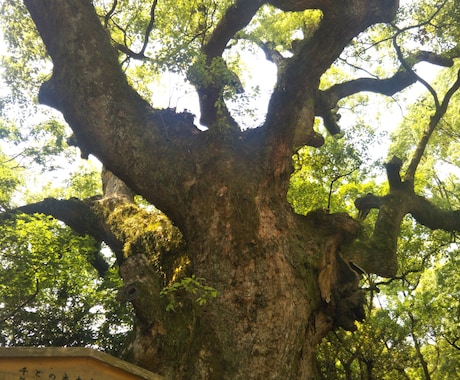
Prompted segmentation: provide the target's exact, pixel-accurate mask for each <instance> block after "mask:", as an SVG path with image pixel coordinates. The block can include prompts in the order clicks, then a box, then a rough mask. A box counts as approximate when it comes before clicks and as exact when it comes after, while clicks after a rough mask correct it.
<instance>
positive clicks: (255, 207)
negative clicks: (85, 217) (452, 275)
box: [24, 0, 423, 379]
mask: <svg viewBox="0 0 460 380" xmlns="http://www.w3.org/2000/svg"><path fill="white" fill-rule="evenodd" d="M24 3H25V4H26V6H27V8H28V10H29V12H30V14H31V16H32V18H33V20H34V22H35V24H36V26H37V28H38V31H39V33H40V35H41V37H42V39H43V41H44V43H45V45H46V48H47V51H48V53H49V55H50V56H51V58H52V60H53V64H54V69H53V75H52V78H51V79H50V80H49V81H48V82H46V83H44V84H43V86H42V88H41V91H40V96H39V100H40V102H42V103H44V104H48V105H50V106H52V107H54V108H56V109H58V110H59V111H61V112H62V114H63V115H64V117H65V119H66V120H67V122H68V123H69V125H70V126H71V128H72V130H73V132H74V134H75V137H76V139H77V142H78V145H79V146H80V148H81V149H82V151H84V152H86V154H93V155H95V156H96V157H97V158H99V159H100V160H101V162H102V163H103V164H104V165H105V166H106V167H107V168H108V169H109V170H110V171H112V172H113V173H114V174H115V175H116V176H117V177H119V178H120V179H121V180H122V181H123V182H124V183H126V184H127V186H128V187H129V188H130V189H132V190H133V191H134V192H135V193H137V194H141V195H142V196H144V197H145V198H146V199H147V200H148V201H150V202H151V203H152V204H154V205H155V206H157V207H158V208H159V209H161V210H162V211H163V212H164V213H165V214H166V215H167V216H168V217H170V218H171V220H172V221H173V222H174V223H175V225H176V226H177V227H178V228H179V229H180V231H181V232H182V234H183V238H184V241H185V242H186V244H187V257H188V260H189V262H190V264H189V265H188V268H187V273H190V274H194V275H196V276H197V277H199V278H203V279H205V282H206V285H209V286H212V287H213V288H215V289H216V290H217V292H218V296H217V298H216V299H215V300H209V302H208V303H207V304H206V305H204V306H199V307H198V306H197V305H196V304H195V303H193V299H192V298H191V297H189V294H187V293H186V292H185V294H182V295H181V297H182V298H181V302H180V305H179V307H178V308H177V309H176V312H167V311H166V307H165V306H166V301H165V299H164V298H162V297H160V290H161V287H162V286H163V285H164V283H165V280H164V278H162V277H161V276H166V278H167V280H168V281H169V280H171V279H172V277H173V275H172V270H171V268H173V264H174V260H169V262H168V263H169V264H168V263H166V261H167V260H166V261H165V262H164V264H163V265H164V266H165V267H169V272H168V269H167V270H166V274H165V273H163V274H161V275H160V274H159V271H158V268H157V267H156V266H155V265H153V264H152V261H151V260H150V258H149V254H150V252H146V251H147V250H148V249H149V248H148V247H146V246H142V245H139V246H135V248H136V247H137V248H138V249H127V248H126V244H125V241H123V239H125V238H126V237H124V236H123V234H122V233H121V234H119V233H117V231H116V227H115V225H116V223H113V221H114V220H115V219H113V218H112V216H113V215H112V214H111V213H113V212H115V211H116V210H120V209H119V208H118V209H117V207H119V206H120V204H119V203H116V202H113V201H112V203H110V202H108V203H107V204H105V205H104V207H105V208H103V209H104V210H108V211H107V213H104V212H106V211H103V212H101V211H100V209H99V211H95V210H96V209H97V207H96V208H95V206H94V204H91V205H90V207H89V208H88V207H87V208H82V209H84V210H89V212H90V213H93V219H91V220H93V221H95V222H94V224H93V225H92V227H88V228H89V231H90V232H91V231H92V230H91V228H93V229H94V231H99V233H100V236H99V239H101V240H106V241H109V244H110V245H111V246H112V249H114V251H115V252H116V255H117V260H118V263H119V265H120V273H121V275H122V277H123V279H124V281H125V286H124V288H123V289H121V290H120V296H119V298H120V300H121V301H129V302H132V304H133V305H134V308H135V312H136V328H135V335H134V339H133V340H132V341H131V342H129V344H128V346H127V351H126V352H127V357H128V358H129V359H130V360H132V361H133V362H135V363H136V364H138V365H141V366H143V367H145V368H147V369H150V370H152V371H154V372H157V373H161V374H164V375H165V376H167V377H170V378H175V379H314V378H315V373H316V369H315V365H314V348H315V345H316V344H317V343H318V342H319V341H320V340H321V339H322V338H323V337H324V336H325V334H326V333H327V332H328V331H330V330H331V329H332V328H334V327H338V326H342V327H344V328H347V329H353V322H354V321H355V320H356V319H361V318H363V311H362V302H363V296H362V292H361V291H360V289H359V287H358V280H359V277H358V274H357V273H356V272H355V270H354V269H352V268H351V267H350V265H349V263H348V259H344V257H343V255H342V253H343V252H342V251H343V250H344V248H345V246H349V244H350V243H351V242H352V241H353V240H354V238H355V237H356V236H357V234H358V231H359V222H358V221H356V220H354V219H352V218H351V217H349V216H348V215H346V214H329V213H327V212H326V211H317V212H313V213H311V214H309V215H307V216H306V217H305V216H300V215H296V214H294V213H293V211H292V209H291V207H290V206H289V204H288V203H287V201H286V191H287V188H288V184H289V177H290V174H291V172H292V166H291V157H292V154H293V152H294V151H295V149H297V148H298V147H300V146H303V145H313V146H320V145H321V144H322V137H321V136H320V135H318V134H317V133H316V132H315V131H314V130H313V120H314V117H315V115H319V116H322V117H323V118H325V120H326V119H327V118H328V117H329V116H330V115H329V114H330V112H331V110H332V109H333V108H334V107H335V105H336V104H337V101H338V100H339V99H341V98H343V97H344V96H348V95H350V94H352V93H356V92H357V91H362V90H363V89H369V90H371V89H373V90H374V91H378V92H382V93H384V92H385V91H386V92H391V89H390V90H389V87H391V88H393V90H394V91H397V90H398V89H399V88H402V87H404V86H407V85H409V84H411V83H413V79H412V78H409V77H406V76H404V74H401V73H399V74H396V75H395V80H394V81H393V82H391V80H389V81H387V83H386V85H385V86H382V87H381V88H379V87H378V86H379V85H380V84H379V83H374V82H372V81H366V80H361V81H357V82H350V83H349V84H348V85H347V86H346V85H341V86H337V87H333V88H331V89H330V90H329V92H327V91H324V92H320V91H319V90H318V85H319V80H320V77H321V75H322V74H323V73H324V72H325V71H326V70H327V68H328V67H329V66H330V65H331V64H332V63H333V62H334V60H335V59H336V58H337V57H338V55H339V54H340V53H341V51H342V50H343V48H344V47H345V46H346V45H347V44H348V43H349V42H350V41H351V39H352V38H353V37H355V36H356V35H357V34H358V33H360V32H361V31H363V30H365V29H366V28H367V27H368V26H370V25H372V24H374V23H377V22H390V21H391V20H392V19H393V17H394V15H395V12H396V9H397V7H398V2H397V1H395V0H385V1H381V0H346V1H341V2H332V1H321V2H320V1H316V0H303V1H262V0H236V1H235V2H234V4H233V5H232V6H230V7H229V9H228V11H227V13H226V14H225V15H224V16H223V18H222V20H221V22H220V23H219V24H218V25H217V27H216V28H215V31H214V32H213V33H212V35H211V37H210V38H209V39H208V41H207V43H206V44H205V46H204V47H203V54H204V55H205V57H206V59H207V63H208V64H210V63H211V62H212V60H213V59H214V58H216V57H221V55H222V53H223V51H224V49H225V46H226V45H227V43H228V42H229V41H230V39H231V38H232V36H233V35H234V34H235V32H237V31H238V30H240V29H242V28H243V27H244V26H246V25H247V24H248V23H249V21H250V20H251V19H252V17H253V16H254V14H255V13H256V12H257V10H258V9H259V8H260V7H261V6H262V5H263V4H264V3H271V4H272V5H273V6H275V7H279V8H280V9H282V10H285V11H297V10H305V9H314V8H317V9H321V11H322V12H323V19H322V21H321V24H320V26H319V28H318V29H317V31H316V32H315V33H314V35H313V36H312V37H311V38H310V39H308V40H305V41H302V42H301V45H300V47H299V50H298V52H297V53H296V54H295V55H294V56H293V57H292V58H289V59H285V60H283V62H282V64H280V66H279V73H278V81H277V85H276V87H275V89H274V93H273V96H272V98H271V101H270V105H269V109H268V114H267V119H266V122H265V124H264V125H263V126H262V127H260V128H257V129H252V130H247V131H245V132H242V131H241V130H240V129H239V128H238V126H237V125H236V122H235V121H234V120H233V119H232V118H231V116H230V114H229V113H228V111H227V110H226V109H225V108H224V107H225V106H223V105H222V104H223V103H222V102H219V101H220V100H221V99H222V87H219V86H218V85H215V84H212V85H209V84H208V85H203V84H201V83H194V84H195V86H196V87H197V92H198V94H199V96H200V104H201V109H202V122H203V123H205V124H206V125H207V126H208V127H209V129H208V130H207V131H206V132H202V131H200V130H198V129H197V128H196V127H195V126H194V125H193V117H191V115H189V114H187V113H182V114H180V113H179V114H178V113H175V112H174V111H172V110H156V109H153V108H152V107H150V106H149V104H148V103H147V102H146V101H145V100H144V99H142V98H141V97H140V96H139V95H138V94H137V93H136V92H135V91H134V90H133V89H132V88H131V87H130V86H129V85H128V83H127V81H126V78H125V76H124V74H123V72H122V71H121V69H120V66H119V64H118V60H117V51H116V49H115V48H114V47H113V46H112V45H111V43H110V40H109V38H108V36H107V35H106V32H105V31H104V29H103V27H102V26H101V22H100V20H99V19H98V17H97V16H96V13H95V11H94V9H93V7H92V5H91V2H90V1H89V0H24ZM420 59H423V58H420ZM397 76H402V77H404V82H402V81H401V80H400V79H401V78H400V77H397ZM398 86H399V87H398ZM383 87H384V89H383ZM216 103H220V108H219V110H217V109H216ZM335 129H336V126H332V127H331V130H335ZM112 199H113V198H112ZM45 202H46V201H45ZM48 202H52V201H50V200H49V201H48ZM119 202H121V201H119ZM122 202H124V203H123V205H124V206H123V207H125V206H126V204H127V203H129V201H128V200H126V199H124V200H123V201H122ZM136 212H137V211H136ZM111 215H112V216H111ZM57 217H59V216H57ZM109 220H111V221H112V222H109ZM139 223H140V222H139ZM78 226H80V227H81V225H80V224H78V223H77V227H78ZM398 226H399V225H398ZM82 232H88V231H87V230H85V231H82ZM110 242H111V243H110ZM131 248H132V247H131ZM143 249H144V250H146V251H143ZM348 255H349V256H350V257H355V256H356V255H353V254H349V253H348ZM366 255H369V250H367V251H366V250H364V249H361V251H360V256H366ZM358 261H360V262H363V263H364V264H365V265H366V266H367V267H368V268H370V270H373V269H374V268H373V266H372V265H371V264H369V265H368V264H367V263H368V262H370V259H360V258H359V257H358ZM393 269H394V268H393ZM368 270H369V269H368Z"/></svg>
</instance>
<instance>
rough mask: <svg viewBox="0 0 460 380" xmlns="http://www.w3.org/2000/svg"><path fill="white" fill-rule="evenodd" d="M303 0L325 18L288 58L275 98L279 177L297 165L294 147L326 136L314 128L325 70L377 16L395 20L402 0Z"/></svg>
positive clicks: (271, 121) (272, 135)
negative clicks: (293, 158)
mask: <svg viewBox="0 0 460 380" xmlns="http://www.w3.org/2000/svg"><path fill="white" fill-rule="evenodd" d="M300 3H301V4H302V9H305V7H304V6H305V4H306V3H308V4H309V5H310V6H312V5H315V6H316V5H317V6H320V7H321V9H322V10H323V18H322V20H321V22H320V25H319V27H318V28H317V29H316V31H315V32H314V33H313V35H312V36H311V37H309V38H308V39H307V40H303V41H301V42H300V43H299V49H298V51H296V53H295V54H294V55H293V57H291V58H289V59H286V61H285V64H284V65H283V68H284V70H283V71H282V72H281V73H279V76H278V81H277V84H276V86H275V89H274V91H273V94H272V97H271V99H270V103H269V109H268V113H267V118H266V125H265V127H266V129H267V140H268V144H267V145H269V146H272V147H273V150H272V151H271V152H270V153H271V158H270V159H269V160H270V161H271V162H272V163H273V165H274V167H275V168H277V169H276V170H275V177H278V176H279V177H280V178H282V179H283V180H286V181H287V178H288V175H286V176H283V175H282V174H285V171H286V170H289V169H290V167H291V166H290V163H289V161H290V159H291V155H292V152H293V151H294V150H295V149H298V148H299V147H301V146H304V145H310V146H321V145H322V144H323V142H324V138H323V137H322V136H321V135H319V134H318V133H317V132H315V131H314V130H313V125H314V122H313V121H314V118H315V99H316V94H317V91H318V87H319V80H320V77H321V75H322V74H323V73H324V72H325V71H326V70H327V68H329V67H330V65H331V64H332V63H333V62H334V61H335V60H336V59H337V57H338V56H339V55H340V53H341V52H342V51H343V49H344V47H345V46H346V45H347V44H348V43H349V42H350V41H351V40H352V39H353V38H354V37H355V36H356V35H357V34H359V33H360V32H362V31H363V30H365V29H366V28H367V27H368V26H370V25H372V24H374V23H376V22H388V21H390V20H391V19H392V18H393V17H394V15H395V13H396V10H397V6H398V2H397V1H374V0H351V1H347V2H345V3H342V2H340V3H333V4H332V3H331V2H324V3H323V4H322V5H319V4H318V3H316V2H314V3H311V2H305V3H304V2H300ZM282 4H284V2H283V3H282ZM287 4H290V3H289V2H288V3H287ZM276 5H280V6H281V3H280V4H278V3H276ZM312 57H314V59H312ZM329 109H330V108H329ZM333 133H334V131H333ZM285 183H286V182H285ZM286 186H287V185H286ZM281 191H283V190H281Z"/></svg>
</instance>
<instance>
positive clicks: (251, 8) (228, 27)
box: [190, 0, 265, 129]
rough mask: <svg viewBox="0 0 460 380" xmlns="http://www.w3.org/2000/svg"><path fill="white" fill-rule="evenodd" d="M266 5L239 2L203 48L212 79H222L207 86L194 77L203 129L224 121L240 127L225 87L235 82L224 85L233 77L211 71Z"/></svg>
mask: <svg viewBox="0 0 460 380" xmlns="http://www.w3.org/2000/svg"><path fill="white" fill-rule="evenodd" d="M264 3H265V1H263V0H237V1H236V2H235V3H234V4H232V5H230V7H229V8H228V9H227V11H226V12H225V14H224V16H223V17H222V18H221V20H220V21H219V23H218V24H217V26H216V28H215V29H214V31H213V32H212V33H211V36H210V37H209V39H208V40H207V42H206V43H205V44H204V46H203V48H202V51H203V54H204V56H205V61H206V62H205V64H206V69H207V70H208V73H209V75H211V76H219V77H220V78H214V80H212V81H211V82H212V84H206V85H203V83H200V82H199V81H196V80H193V76H191V77H190V79H191V82H192V83H193V84H194V85H195V87H196V89H197V92H198V97H199V100H200V109H201V120H200V122H201V123H202V124H203V125H206V126H208V127H213V126H216V125H217V124H219V120H224V121H225V123H226V124H227V125H229V126H233V127H235V129H236V128H237V123H236V122H235V120H234V119H233V118H232V117H231V115H230V112H229V111H228V110H227V108H226V106H225V103H224V100H223V90H224V87H225V86H226V85H232V84H233V83H232V82H233V80H231V81H230V82H229V83H226V81H225V80H224V81H222V78H225V77H226V76H227V77H229V78H231V77H232V75H231V74H230V73H227V75H226V73H222V72H213V71H212V70H211V68H212V67H213V66H214V65H213V64H214V62H215V60H216V59H222V54H223V52H224V49H225V48H226V46H227V44H228V42H229V41H230V40H231V39H232V38H233V37H234V36H235V33H237V32H238V31H239V30H241V29H243V28H244V27H245V26H246V25H248V24H249V22H250V21H251V20H252V18H253V17H254V15H255V14H256V12H257V11H258V10H259V8H260V7H261V6H262V5H263V4H264ZM238 81H239V79H238V80H237V82H238Z"/></svg>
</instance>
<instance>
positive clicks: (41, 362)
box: [0, 347, 164, 380]
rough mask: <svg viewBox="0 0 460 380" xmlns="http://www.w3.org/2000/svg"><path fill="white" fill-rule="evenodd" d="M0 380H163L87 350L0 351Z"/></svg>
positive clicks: (135, 367)
mask: <svg viewBox="0 0 460 380" xmlns="http://www.w3.org/2000/svg"><path fill="white" fill-rule="evenodd" d="M0 380H164V378H163V377H162V376H159V375H156V374H154V373H152V372H150V371H147V370H145V369H143V368H140V367H137V366H135V365H133V364H131V363H128V362H125V361H123V360H120V359H117V358H114V357H113V356H110V355H107V354H104V353H102V352H99V351H96V350H93V349H90V348H76V347H69V348H60V347H59V348H29V347H12V348H0Z"/></svg>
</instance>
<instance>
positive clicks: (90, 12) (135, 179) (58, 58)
mask: <svg viewBox="0 0 460 380" xmlns="http://www.w3.org/2000/svg"><path fill="white" fill-rule="evenodd" d="M24 3H25V4H26V6H27V8H28V10H29V12H30V14H31V16H32V18H33V20H34V22H35V24H36V26H37V28H38V31H39V32H40V35H41V37H42V39H43V41H44V43H45V45H46V48H47V51H48V53H49V54H50V56H51V58H52V60H53V64H54V69H53V76H52V78H51V79H50V80H49V81H48V82H46V83H45V84H44V85H43V86H42V88H41V91H40V97H39V98H40V101H41V102H43V103H45V104H48V105H51V106H53V107H55V108H57V109H58V110H60V111H61V112H62V113H63V115H64V117H65V119H66V121H67V122H68V123H69V125H70V127H71V128H72V129H73V131H74V134H75V136H76V141H78V144H79V146H80V147H82V148H83V151H85V152H87V154H93V155H95V156H96V157H98V158H99V159H100V161H101V162H103V163H104V164H105V165H106V166H107V167H108V169H110V170H111V171H112V172H114V173H115V174H116V175H117V177H119V178H121V179H122V180H123V181H124V182H125V183H127V184H128V186H129V187H130V188H131V189H133V190H134V191H135V192H136V193H137V194H142V195H143V196H144V197H145V198H146V199H148V200H149V201H150V202H151V203H153V204H155V205H156V206H157V207H159V208H160V209H162V210H163V211H164V212H166V213H168V215H169V216H170V217H171V218H172V219H173V220H175V221H176V222H178V223H180V222H181V220H182V219H183V215H181V214H182V212H183V210H185V207H182V208H181V207H176V206H177V203H178V200H180V199H183V197H185V196H187V192H188V188H187V189H184V187H183V186H180V185H179V186H178V185H177V184H188V183H191V182H192V181H193V175H194V174H195V173H196V171H195V169H196V167H195V164H194V162H196V161H197V160H199V158H197V157H196V156H198V157H199V156H200V155H202V154H204V152H205V151H206V150H207V149H206V148H207V146H206V144H200V146H199V148H197V149H190V146H191V145H192V144H193V143H194V142H195V141H196V140H197V139H198V137H199V136H200V131H199V130H198V129H197V128H196V127H195V126H194V125H193V117H192V118H190V117H189V114H185V113H184V114H176V113H175V112H173V111H171V110H163V111H159V110H154V109H152V108H151V106H150V105H149V104H148V103H147V102H146V101H145V100H143V99H142V98H141V97H140V96H139V95H138V94H137V93H136V92H135V91H134V90H133V89H132V88H131V87H130V86H129V85H128V83H127V80H126V77H125V75H124V73H123V72H122V70H121V68H120V65H119V62H118V55H117V51H116V49H114V47H113V46H112V44H111V41H110V38H109V37H108V35H107V34H106V31H105V30H104V28H103V26H102V25H101V23H100V19H99V18H98V17H97V15H96V13H95V10H94V8H93V7H92V5H91V2H89V1H86V0H69V1H60V0H34V1H31V0H25V1H24ZM50 9H52V12H51V11H50ZM200 141H201V140H200ZM177 151H181V152H188V153H187V157H185V156H183V157H182V158H181V159H178V156H177V154H176V152H177ZM195 155H196V156H195ZM192 156H193V157H192ZM159 173H161V175H160V174H159ZM173 184H174V185H173ZM181 209H182V211H181Z"/></svg>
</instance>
